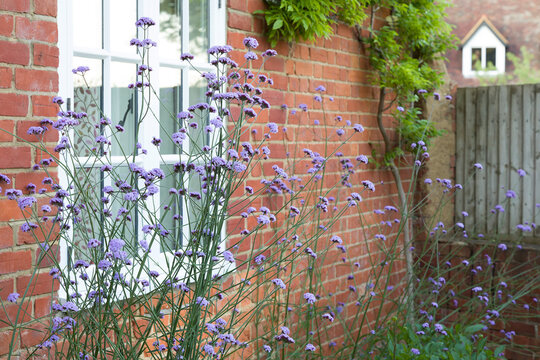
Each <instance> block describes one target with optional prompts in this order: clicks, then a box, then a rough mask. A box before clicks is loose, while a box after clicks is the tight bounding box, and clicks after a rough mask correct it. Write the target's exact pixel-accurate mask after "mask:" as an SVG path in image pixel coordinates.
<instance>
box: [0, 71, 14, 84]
mask: <svg viewBox="0 0 540 360" xmlns="http://www.w3.org/2000/svg"><path fill="white" fill-rule="evenodd" d="M12 80H13V73H12V71H11V69H10V68H7V67H0V88H1V89H7V88H10V87H11V81H12Z"/></svg>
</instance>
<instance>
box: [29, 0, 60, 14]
mask: <svg viewBox="0 0 540 360" xmlns="http://www.w3.org/2000/svg"><path fill="white" fill-rule="evenodd" d="M57 1H58V0H34V12H35V13H36V14H39V15H47V16H53V17H56V12H57V5H56V3H57Z"/></svg>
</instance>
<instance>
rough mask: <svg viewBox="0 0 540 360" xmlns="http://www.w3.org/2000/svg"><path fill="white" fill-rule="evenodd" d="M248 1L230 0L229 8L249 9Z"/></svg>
mask: <svg viewBox="0 0 540 360" xmlns="http://www.w3.org/2000/svg"><path fill="white" fill-rule="evenodd" d="M246 1H247V0H229V1H228V3H227V8H229V9H235V10H241V11H246V10H247V6H246Z"/></svg>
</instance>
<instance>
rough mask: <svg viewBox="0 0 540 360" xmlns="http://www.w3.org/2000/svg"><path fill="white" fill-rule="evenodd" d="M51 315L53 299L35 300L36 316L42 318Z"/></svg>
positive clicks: (48, 297)
mask: <svg viewBox="0 0 540 360" xmlns="http://www.w3.org/2000/svg"><path fill="white" fill-rule="evenodd" d="M50 313H51V297H50V296H47V297H44V298H41V299H36V300H34V316H35V317H36V318H40V317H43V316H46V315H49V314H50Z"/></svg>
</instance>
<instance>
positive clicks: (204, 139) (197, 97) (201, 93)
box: [189, 71, 209, 154]
mask: <svg viewBox="0 0 540 360" xmlns="http://www.w3.org/2000/svg"><path fill="white" fill-rule="evenodd" d="M205 94H206V80H205V79H203V78H202V77H201V75H200V74H199V73H198V72H196V71H190V73H189V105H194V104H197V103H202V102H206V101H207V99H206V95H205ZM201 113H202V114H204V116H201ZM208 120H209V119H208V113H206V112H200V111H196V112H195V118H194V119H193V120H192V121H195V122H197V125H198V127H197V129H190V130H189V136H190V139H191V145H190V146H191V148H190V149H191V150H190V151H191V152H192V153H193V154H196V153H200V152H201V149H202V147H203V146H204V145H208V139H209V134H207V133H206V131H205V127H206V126H207V125H208Z"/></svg>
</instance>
